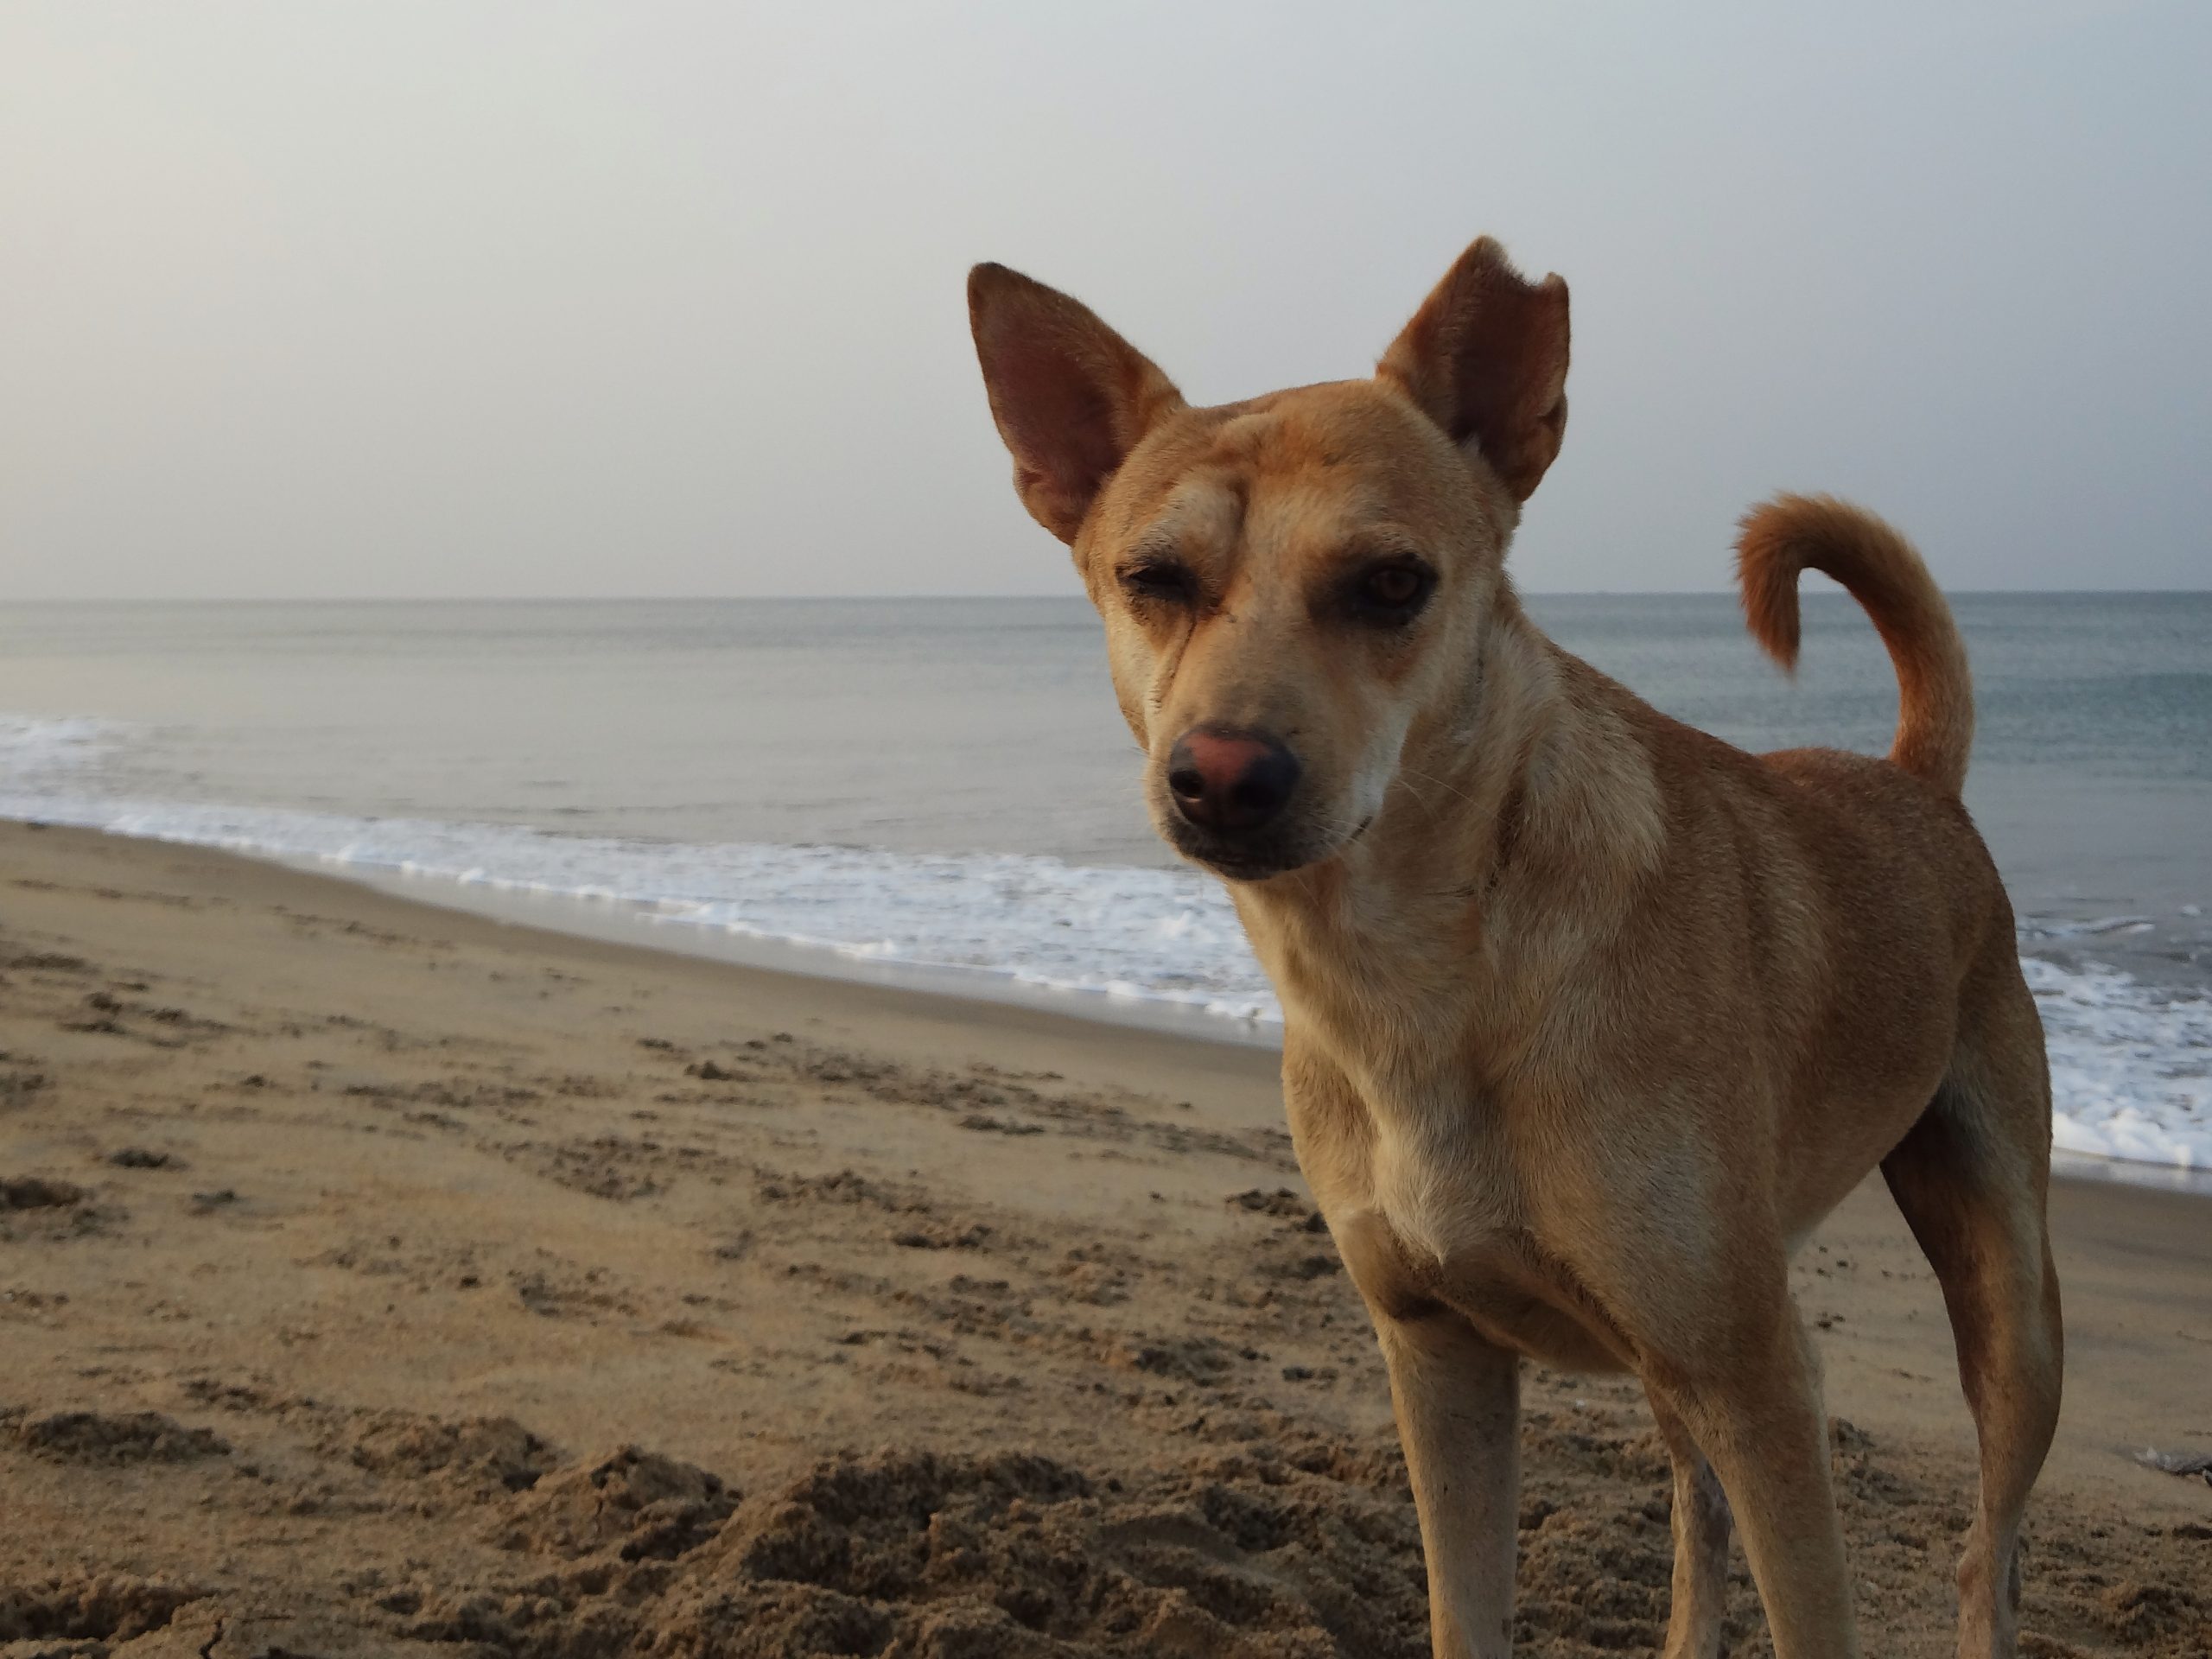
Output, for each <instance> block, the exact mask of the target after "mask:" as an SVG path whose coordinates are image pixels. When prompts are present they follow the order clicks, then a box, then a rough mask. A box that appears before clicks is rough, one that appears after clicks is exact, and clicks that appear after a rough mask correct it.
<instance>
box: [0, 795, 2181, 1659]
mask: <svg viewBox="0 0 2212 1659" xmlns="http://www.w3.org/2000/svg"><path fill="white" fill-rule="evenodd" d="M1273 1071H1274V1057H1273V1056H1272V1055H1270V1054H1268V1053H1267V1052H1264V1051H1263V1050H1261V1049H1259V1048H1256V1047H1252V1046H1236V1045H1233V1044H1229V1043H1216V1042H1204V1041H1198V1040H1192V1039H1188V1038H1185V1037H1181V1036H1177V1035H1174V1034H1172V1033H1160V1032H1153V1031H1145V1030H1141V1029H1135V1028H1129V1027H1115V1026H1110V1025H1106V1024H1102V1023H1096V1022H1090V1021H1079V1020H1070V1019H1066V1018H1064V1017H1061V1016H1058V1015H1057V1014H1052V1013H1050V1012H1046V1011H1040V1010H1038V1009H1035V1008H1031V1007H1020V1006H1014V1005H1009V1004H1006V1003H992V1002H982V1001H963V1000H960V999H957V998H952V997H944V996H931V995H920V994H917V993H915V992H913V991H911V990H907V989H904V988H896V987H886V986H880V985H868V984H859V983H850V982H835V981H830V980H825V979H817V978H807V977H801V976H793V975H787V974H779V973H772V972H765V971H760V970H759V969H748V968H746V967H742V966H737V965H733V964H729V963H718V962H713V961H708V960H703V959H699V958H696V957H687V956H683V955H680V954H676V953H665V952H660V951H655V950H645V949H640V948H636V947H632V946H626V945H622V944H610V943H604V942H599V941H594V940H590V939H585V938H575V937H569V936H564V935H559V934H554V933H549V932H543V931H536V930H533V929H531V928H527V927H521V926H516V925H506V924H502V923H500V922H499V921H497V920H493V919H489V918H484V917H480V916H475V915H469V914H463V913H460V912H453V911H448V910H443V909H437V908H432V907H429V906H423V905H419V904H416V903H413V902H410V901H409V900H407V899H402V898H397V897H394V896H391V895H390V894H387V893H379V892H377V891H373V890H372V889H370V888H368V887H363V886H360V885H358V884H353V883H342V882H339V881H334V880H329V879H327V878H325V877H323V876H320V875H317V874H306V873H301V872H298V871H295V870H292V869H289V868H283V867H282V866H279V865H277V864H274V863H270V862H266V861H248V860H245V859H242V858H239V857H237V856H234V855H230V854H226V853H224V852H221V851H217V850H211V849H202V848H194V847H182V846H175V845H166V844H162V843H159V842H149V841H142V840H134V839H130V838H125V837H120V836H105V835H99V834H95V833H92V832H88V831H85V830H80V829H65V828H43V829H41V828H33V827H29V826H25V825H20V824H7V825H4V826H0V1655H6V1656H10V1659H16V1656H27V1655H30V1654H34V1653H35V1654H40V1655H62V1654H68V1655H73V1656H76V1655H82V1656H90V1655H95V1654H99V1655H105V1654H111V1653H112V1654H116V1655H128V1656H131V1659H141V1656H153V1655H187V1654H201V1655H207V1656H212V1659H235V1656H245V1655H264V1654H271V1653H275V1652H277V1651H284V1652H290V1653H313V1654H317V1655H326V1656H347V1655H356V1654H358V1655H369V1654H378V1655H384V1654H405V1655H429V1654H436V1655H441V1656H459V1655H477V1654H482V1655H493V1654H499V1655H505V1654H531V1655H541V1654H542V1655H549V1656H550V1655H559V1656H587V1655H600V1654H605V1655H610V1656H611V1655H613V1654H618V1653H629V1652H651V1653H655V1654H708V1653H715V1654H729V1655H803V1654H817V1653H822V1654H828V1653H841V1654H843V1653H851V1654H862V1653H865V1654H886V1655H889V1654H896V1655H899V1656H918V1655H940V1656H955V1655H976V1656H982V1655H998V1654H1007V1655H1025V1656H1026V1655H1039V1656H1042V1655H1077V1654H1116V1655H1121V1654H1128V1655H1152V1654H1191V1655H1201V1654H1203V1655H1224V1656H1232V1659H1243V1656H1250V1659H1261V1656H1308V1655H1312V1656H1322V1655H1336V1654H1343V1655H1350V1656H1370V1655H1372V1656H1392V1659H1396V1656H1412V1655H1418V1654H1422V1653H1425V1652H1426V1651H1427V1647H1426V1640H1427V1638H1426V1624H1425V1619H1426V1614H1425V1605H1424V1598H1423V1593H1422V1590H1421V1559H1420V1554H1419V1548H1418V1539H1417V1536H1416V1534H1415V1531H1414V1523H1413V1517H1412V1511H1411V1506H1410V1503H1409V1501H1408V1496H1407V1492H1406V1489H1405V1481H1404V1473H1403V1467H1402V1464H1401V1463H1400V1461H1399V1459H1398V1456H1397V1452H1396V1449H1395V1436H1394V1433H1393V1432H1392V1428H1391V1425H1390V1420H1389V1401H1388V1395H1387V1389H1386V1385H1385V1382H1384V1378H1383V1370H1382V1366H1381V1363H1380V1360H1379V1357H1378V1356H1377V1355H1376V1351H1375V1346H1374V1343H1373V1339H1372V1337H1371V1335H1370V1332H1369V1329H1368V1325H1367V1322H1366V1319H1365V1318H1364V1315H1363V1312H1362V1310H1361V1308H1360V1306H1359V1304H1358V1302H1357V1298H1356V1296H1355V1295H1354V1294H1353V1293H1352V1291H1351V1287H1349V1285H1348V1284H1347V1283H1346V1282H1345V1280H1344V1275H1343V1274H1342V1272H1341V1270H1340V1268H1339V1267H1338V1262H1337V1260H1336V1257H1335V1254H1334V1251H1333V1249H1332V1248H1331V1245H1330V1242H1329V1240H1328V1237H1327V1236H1326V1234H1325V1232H1323V1231H1321V1230H1319V1223H1318V1221H1317V1219H1316V1218H1315V1217H1314V1216H1313V1211H1312V1209H1311V1207H1310V1205H1309V1204H1308V1203H1307V1201H1306V1196H1305V1193H1304V1189H1303V1187H1302V1185H1301V1184H1300V1179H1299V1176H1298V1173H1297V1169H1296V1166H1295V1163H1294V1160H1293V1159H1292V1157H1291V1154H1290V1148H1289V1144H1288V1141H1287V1136H1286V1135H1285V1133H1284V1130H1283V1126H1282V1121H1281V1104H1280V1099H1279V1096H1278V1094H1277V1090H1276V1085H1275V1082H1274V1075H1273ZM2052 1211H2053V1218H2054V1225H2055V1230H2056V1249H2057V1253H2058V1262H2059V1270H2060V1274H2061V1276H2062V1280H2063V1287H2064V1294H2065V1301H2066V1313H2067V1329H2068V1349H2069V1364H2068V1380H2067V1405H2066V1411H2065V1415H2064V1419H2063V1424H2062V1427H2061V1430H2060V1436H2059V1440H2058V1444H2057V1446H2056V1448H2055V1449H2054V1452H2053V1453H2052V1457H2051V1459H2050V1465H2049V1466H2048V1468H2047V1470H2046V1471H2045V1474H2044V1480H2043V1483H2042V1484H2041V1486H2040V1487H2039V1488H2038V1491H2037V1496H2036V1498H2035V1501H2034V1503H2033V1505H2032V1506H2031V1511H2030V1520H2029V1524H2028V1538H2029V1542H2028V1548H2027V1554H2026V1578H2025V1583H2026V1601H2025V1611H2024V1629H2025V1630H2027V1631H2028V1632H2029V1633H2030V1635H2029V1637H2028V1638H2027V1639H2026V1640H2025V1641H2024V1643H2023V1651H2024V1652H2029V1653H2034V1654H2043V1655H2071V1654H2075V1653H2091V1654H2102V1653H2131V1654H2132V1653H2141V1654H2163V1655H2173V1656H2182V1655H2194V1654H2202V1653H2204V1652H2205V1651H2207V1650H2208V1649H2212V1485H2208V1484H2206V1483H2205V1481H2204V1480H2203V1479H2202V1478H2183V1477H2177V1476H2175V1475H2171V1474H2168V1473H2164V1472H2160V1471H2157V1470H2154V1469H2152V1468H2150V1467H2147V1466H2145V1465H2144V1464H2143V1463H2142V1462H2140V1461H2139V1454H2140V1453H2142V1452H2145V1451H2146V1450H2156V1451H2158V1452H2169V1453H2186V1452H2205V1451H2212V1388H2208V1387H2207V1386H2206V1384H2205V1383H2204V1380H2203V1379H2204V1378H2205V1376H2207V1375H2208V1374H2212V1210H2208V1209H2207V1208H2206V1205H2205V1201H2204V1200H2202V1199H2201V1198H2191V1197H2187V1196H2183V1195H2176V1194H2167V1193H2161V1192H2141V1191H2134V1190H2130V1189H2127V1188H2124V1187H2120V1186H2116V1185H2110V1184H2104V1183H2095V1182H2074V1181H2062V1182H2060V1183H2058V1184H2057V1185H2056V1187H2055V1189H2054V1192H2053V1197H2052ZM1795 1272H1796V1292H1797V1295H1798V1299H1799V1301H1800V1305H1801V1306H1802V1310H1803V1312H1804V1313H1805V1316H1806V1318H1807V1319H1808V1321H1810V1322H1811V1324H1812V1325H1814V1327H1815V1335H1816V1339H1817V1342H1818V1344H1819V1347H1820V1350H1821V1356H1822V1359H1823V1362H1824V1364H1825V1368H1826V1377H1827V1409H1828V1410H1829V1412H1830V1413H1831V1414H1832V1415H1833V1416H1834V1419H1835V1420H1836V1421H1835V1422H1834V1442H1835V1453H1834V1455H1835V1469H1836V1475H1837V1485H1838V1490H1839V1492H1840V1497H1841V1500H1842V1503H1843V1508H1844V1512H1845V1516H1846V1521H1847V1528H1848V1533H1849V1537H1850V1541H1851V1547H1852V1552H1853V1572H1854V1576H1855V1579H1856V1580H1857V1583H1858V1586H1859V1608H1860V1612H1861V1618H1862V1620H1863V1622H1864V1624H1865V1625H1866V1631H1867V1637H1868V1641H1869V1644H1870V1650H1872V1651H1882V1652H1890V1653H1897V1654H1909V1655H1921V1654H1925V1655H1936V1654H1939V1653H1948V1651H1949V1650H1950V1648H1951V1643H1952V1636H1951V1630H1950V1620H1951V1617H1952V1612H1951V1609H1952V1603H1953V1599H1954V1597H1953V1591H1952V1586H1951V1575H1952V1568H1953V1564H1954V1559H1955V1552H1956V1548H1957V1543H1958V1535H1959V1532H1960V1529H1961V1528H1962V1527H1963V1525H1964V1524H1965V1522H1966V1518H1967V1513H1968V1505H1969V1503H1970V1501H1971V1494H1972V1490H1973V1471H1974V1453H1973V1442H1972V1435H1971V1430H1970V1427H1969V1425H1968V1420H1967V1413H1966V1408H1965V1406H1964V1404H1963V1402H1962V1401H1961V1398H1960V1395H1959V1391H1958V1387H1957V1383H1956V1379H1955V1372H1954V1370H1953V1366H1952V1359H1951V1351H1950V1339H1949V1333H1948V1327H1947V1325H1946V1324H1945V1322H1944V1319H1943V1313H1942V1304H1941V1300H1940V1297H1939V1295H1938V1294H1937V1292H1936V1286H1935V1283H1934V1281H1933V1279H1932V1277H1931V1275H1930V1274H1929V1273H1928V1271H1927V1269H1926V1268H1925V1266H1924V1265H1923V1263H1922V1262H1921V1260H1920V1258H1919V1256H1918V1255H1917V1254H1916V1251H1915V1250H1914V1248H1913V1246H1912V1244H1911V1243H1910V1239H1909V1237H1908V1236H1906V1234H1905V1232H1904V1227H1903V1225H1902V1224H1901V1222H1900V1221H1899V1220H1898V1218H1897V1215H1896V1213H1895V1211H1894V1210H1893V1209H1892V1208H1891V1205H1890V1204H1889V1200H1888V1198H1887V1197H1886V1195H1885V1194H1884V1193H1883V1192H1881V1190H1880V1188H1879V1185H1878V1183H1877V1184H1874V1185H1870V1186H1869V1187H1868V1188H1866V1189H1862V1190H1861V1191H1860V1192H1859V1193H1857V1194H1855V1195H1854V1196H1853V1198H1851V1199H1850V1200H1849V1201H1847V1204H1846V1205H1844V1206H1843V1208H1842V1209H1841V1210H1840V1211H1838V1212H1837V1214H1836V1215H1835V1217H1834V1218H1833V1219H1832V1220H1831V1221H1830V1222H1829V1223H1828V1224H1827V1226H1826V1227H1824V1228H1823V1230H1821V1233H1820V1234H1819V1235H1818V1236H1817V1237H1816V1238H1815V1241H1814V1243H1812V1244H1810V1245H1809V1246H1808V1248H1807V1249H1806V1250H1805V1251H1804V1253H1803V1254H1802V1257H1801V1259H1800V1261H1799V1262H1798V1264H1797V1266H1796V1270H1795ZM1523 1399H1524V1421H1523V1430H1522V1441H1523V1459H1524V1465H1525V1471H1526V1473H1525V1480H1524V1488H1523V1497H1522V1516H1521V1525H1522V1567H1521V1580H1520V1584H1521V1589H1520V1598H1519V1608H1518V1613H1517V1625H1518V1638H1519V1650H1521V1651H1524V1652H1529V1653H1540V1654H1560V1655H1566V1654H1574V1655H1580V1654H1587V1653H1595V1652H1600V1651H1603V1652H1613V1651H1619V1650H1623V1649H1626V1650H1630V1651H1634V1650H1637V1649H1650V1648H1652V1647H1653V1646H1654V1645H1655V1644H1656V1641H1657V1639H1658V1637H1659V1634H1660V1632H1661V1630H1662V1629H1663V1624H1664V1618H1665V1603H1666V1594H1667V1580H1668V1570H1669V1539H1668V1529H1667V1514H1668V1501H1669V1500H1668V1496H1667V1494H1668V1490H1669V1488H1668V1479H1667V1473H1666V1467H1665V1461H1664V1458H1663V1454H1662V1452H1661V1451H1660V1449H1659V1446H1658V1443H1657V1441H1656V1437H1655V1436H1654V1434H1653V1433H1652V1430H1651V1426H1650V1422H1649V1414H1648V1413H1647V1412H1646V1410H1645V1408H1644V1407H1643V1403H1642V1401H1641V1398H1640V1395H1639V1394H1638V1391H1637V1389H1636V1387H1635V1385H1634V1384H1633V1383H1630V1382H1629V1381H1627V1380H1624V1379H1619V1378H1583V1379H1578V1378H1570V1377H1565V1376H1553V1375H1551V1374H1549V1373H1547V1372H1544V1371H1541V1370H1530V1371H1529V1373H1528V1375H1527V1377H1526V1381H1525V1385H1524V1395H1523ZM1730 1630H1731V1635H1730V1644H1729V1651H1730V1652H1731V1653H1737V1652H1745V1653H1756V1652H1761V1651H1764V1650H1765V1649H1764V1634H1763V1626H1762V1624H1761V1622H1760V1618H1759V1615H1758V1607H1757V1602H1756V1598H1755V1596H1754V1594H1753V1592H1752V1591H1751V1586H1750V1584H1749V1582H1748V1580H1747V1579H1746V1578H1745V1576H1744V1573H1743V1568H1742V1563H1741V1556H1740V1552H1739V1553H1738V1564H1737V1568H1736V1582H1735V1585H1734V1587H1733V1592H1732V1616H1731V1626H1730Z"/></svg>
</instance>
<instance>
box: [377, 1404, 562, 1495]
mask: <svg viewBox="0 0 2212 1659" xmlns="http://www.w3.org/2000/svg"><path fill="white" fill-rule="evenodd" d="M347 1450H348V1452H349V1454H350V1455H351V1457H352V1459H353V1465H354V1466H355V1467H356V1468H359V1469H365V1470H367V1471H370V1472H371V1473H372V1474H378V1475H391V1476H397V1477H400V1478H407V1479H414V1480H429V1481H432V1482H433V1483H434V1484H437V1485H440V1486H442V1487H444V1488H446V1489H448V1491H449V1492H451V1493H452V1494H454V1496H474V1495H490V1494H493V1493H498V1492H521V1491H529V1490H530V1488H531V1487H532V1486H535V1485H536V1484H537V1483H538V1481H539V1480H540V1479H541V1478H543V1477H544V1476H545V1475H546V1474H548V1473H550V1471H552V1469H553V1468H554V1466H555V1465H556V1462H557V1461H558V1459H557V1458H556V1455H555V1453H554V1451H553V1448H552V1447H551V1446H548V1445H547V1444H546V1443H545V1442H544V1441H543V1440H540V1439H538V1437H537V1435H535V1434H533V1433H531V1432H530V1431H529V1430H528V1429H526V1428H524V1427H523V1426H522V1425H521V1424H520V1423H518V1422H517V1421H515V1420H514V1419H513V1418H512V1417H470V1418H466V1419H463V1420H461V1421H457V1422H447V1421H441V1420H439V1419H437V1418H433V1417H416V1416H413V1415H410V1414H406V1413H403V1412H386V1413H380V1414H376V1415H373V1416H372V1417H370V1418H369V1420H368V1421H366V1422H365V1423H364V1424H361V1425H359V1426H358V1427H354V1428H353V1430H352V1432H351V1433H350V1435H349V1437H348V1447H347Z"/></svg>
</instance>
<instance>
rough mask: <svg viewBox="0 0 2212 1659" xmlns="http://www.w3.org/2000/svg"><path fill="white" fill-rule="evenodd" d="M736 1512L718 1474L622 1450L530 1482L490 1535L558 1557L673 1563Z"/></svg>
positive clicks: (634, 1449)
mask: <svg viewBox="0 0 2212 1659" xmlns="http://www.w3.org/2000/svg"><path fill="white" fill-rule="evenodd" d="M736 1507H737V1494H736V1493H734V1492H733V1491H730V1490H729V1488H728V1486H726V1485H724V1484H722V1481H721V1478H720V1477H719V1476H715V1475H710V1474H709V1473H708V1472H707V1471H705V1470H703V1469H701V1468H697V1467H696V1466H694V1465H691V1464H688V1463H678V1462H677V1461H676V1459H673V1458H664V1457H661V1456H659V1455H658V1453H655V1452H642V1451H639V1449H638V1448H637V1447H636V1446H624V1447H622V1448H621V1450H620V1451H618V1452H613V1453H612V1454H610V1455H608V1456H607V1457H604V1458H601V1459H598V1460H597V1461H595V1462H593V1463H588V1464H585V1465H581V1466H579V1467H577V1468H574V1469H564V1470H563V1471H560V1472H559V1473H558V1474H555V1475H550V1476H548V1477H546V1478H544V1479H543V1480H542V1481H539V1482H537V1484H535V1485H534V1486H532V1487H531V1490H530V1491H527V1492H525V1493H524V1494H523V1495H522V1496H520V1497H518V1498H516V1499H515V1500H514V1503H513V1505H512V1510H511V1512H510V1514H509V1515H508V1516H506V1517H505V1518H504V1519H503V1520H502V1521H501V1522H499V1525H498V1526H497V1527H496V1528H495V1529H494V1536H495V1537H496V1539H497V1541H498V1542H499V1545H500V1546H501V1548H506V1549H518V1550H529V1551H531V1552H533V1553H535V1554H550V1555H556V1556H561V1557H563V1558H570V1559H573V1558H575V1557H578V1556H582V1555H588V1554H592V1553H594V1551H598V1550H604V1549H608V1548H612V1549H613V1551H614V1552H615V1554H617V1556H618V1557H619V1558H620V1560H626V1561H636V1560H673V1559H674V1558H675V1557H677V1556H678V1555H682V1554H684V1553H685V1552H686V1551H689V1550H691V1549H695V1548H697V1547H698V1546H699V1545H701V1544H702V1543H704V1542H705V1541H707V1540H708V1539H709V1538H711V1537H712V1536H714V1535H715V1532H716V1531H717V1530H719V1529H720V1528H721V1524H722V1522H725V1521H727V1520H728V1519H729V1516H730V1512H731V1511H732V1510H734V1509H735V1508H736Z"/></svg>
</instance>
